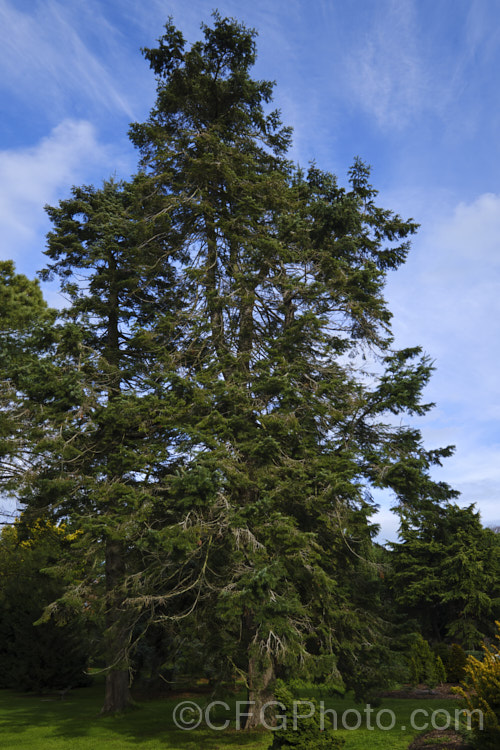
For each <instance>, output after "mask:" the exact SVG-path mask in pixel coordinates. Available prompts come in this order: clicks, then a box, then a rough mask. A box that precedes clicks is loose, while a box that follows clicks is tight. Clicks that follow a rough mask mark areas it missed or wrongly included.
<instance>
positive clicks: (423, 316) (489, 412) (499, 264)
mask: <svg viewBox="0 0 500 750" xmlns="http://www.w3.org/2000/svg"><path fill="white" fill-rule="evenodd" d="M430 197H431V196H429V195H428V206H430V205H432V202H431V201H429V198H430ZM431 210H432V209H430V208H429V209H428V211H427V214H428V215H427V218H425V219H424V221H423V228H422V230H421V232H420V236H419V238H418V239H417V240H416V241H415V247H414V250H413V252H412V254H411V255H410V258H409V260H408V262H407V264H406V266H405V267H403V268H402V269H400V271H398V273H396V274H394V276H392V277H391V279H390V282H389V284H388V288H387V295H386V296H387V298H388V301H389V306H390V308H391V310H392V311H393V312H394V330H395V334H396V345H397V346H399V347H402V346H413V345H416V344H420V345H422V346H423V348H424V349H425V350H426V351H427V352H428V353H429V355H430V356H431V357H432V358H433V359H434V360H435V362H436V371H435V373H434V375H433V377H432V380H431V383H430V385H429V387H428V390H427V392H426V398H427V399H428V400H432V401H435V402H436V403H437V408H436V409H435V410H434V411H433V412H431V413H430V414H429V415H428V416H427V417H426V418H425V419H423V420H419V421H418V422H417V424H418V425H419V426H420V427H421V428H422V431H423V435H424V439H425V443H426V445H428V446H429V447H436V446H440V445H441V446H443V445H448V444H455V445H456V447H457V450H456V455H455V456H454V457H453V458H451V459H447V460H446V461H445V462H444V466H443V468H442V469H440V470H438V471H437V472H436V477H437V478H440V479H443V480H445V481H447V482H449V483H450V484H451V485H452V486H453V487H455V488H456V489H458V490H459V491H460V492H461V493H462V498H461V502H463V503H464V504H469V503H472V502H477V504H478V509H479V510H480V511H481V513H482V515H483V521H484V522H485V523H495V522H497V521H498V520H499V519H500V511H499V510H497V508H498V501H499V499H500V379H499V378H498V372H499V370H500V335H499V321H500V195H495V194H492V193H485V194H483V195H480V196H479V197H477V198H476V199H475V200H473V201H471V202H469V203H466V202H460V203H459V204H458V205H456V206H455V207H454V208H453V209H451V210H450V209H448V210H447V211H444V210H443V204H442V203H441V202H440V203H439V208H438V209H436V215H434V216H431V215H429V213H430V211H431ZM437 211H439V213H437ZM495 504H496V506H495Z"/></svg>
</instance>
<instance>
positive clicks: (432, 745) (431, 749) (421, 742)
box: [408, 729, 472, 750]
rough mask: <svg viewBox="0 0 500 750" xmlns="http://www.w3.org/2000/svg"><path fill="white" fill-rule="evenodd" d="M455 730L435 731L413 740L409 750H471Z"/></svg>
mask: <svg viewBox="0 0 500 750" xmlns="http://www.w3.org/2000/svg"><path fill="white" fill-rule="evenodd" d="M471 747H472V746H471V745H468V744H467V743H466V742H464V739H463V737H462V736H461V735H460V734H459V733H458V732H455V730H454V729H433V730H432V732H426V733H425V734H421V735H420V736H419V737H417V738H416V739H414V740H413V742H412V743H411V745H409V746H408V750H471Z"/></svg>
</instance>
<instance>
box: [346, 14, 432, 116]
mask: <svg viewBox="0 0 500 750" xmlns="http://www.w3.org/2000/svg"><path fill="white" fill-rule="evenodd" d="M417 28H418V27H417V14H416V10H415V6H414V2H413V0H382V2H380V3H377V12H376V13H375V14H373V15H370V23H369V27H368V28H367V27H366V23H365V24H364V28H363V33H362V34H361V35H360V38H359V39H358V41H357V44H356V45H355V46H354V47H353V48H352V49H351V52H350V53H347V55H346V64H345V69H346V70H345V72H346V81H347V85H348V87H349V89H350V95H351V96H353V97H354V98H356V99H357V100H358V104H359V105H360V106H361V107H362V108H363V109H365V110H366V111H367V112H368V113H369V114H370V115H372V116H374V117H375V118H376V119H377V121H378V122H379V124H380V125H382V126H390V127H397V126H400V125H401V126H402V125H405V124H406V123H407V122H408V121H409V120H411V118H412V117H413V116H414V114H415V111H417V110H419V109H420V108H421V107H422V106H423V103H424V101H425V98H426V92H427V89H428V81H427V80H426V74H425V70H424V67H423V65H422V59H421V55H420V52H419V48H418V41H417Z"/></svg>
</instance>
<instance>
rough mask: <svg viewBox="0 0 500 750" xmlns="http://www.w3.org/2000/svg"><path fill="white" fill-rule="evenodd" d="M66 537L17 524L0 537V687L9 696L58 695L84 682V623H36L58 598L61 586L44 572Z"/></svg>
mask: <svg viewBox="0 0 500 750" xmlns="http://www.w3.org/2000/svg"><path fill="white" fill-rule="evenodd" d="M70 545H71V536H70V535H68V534H67V533H66V532H65V529H64V528H63V527H56V526H52V525H50V524H40V523H38V524H36V525H35V526H34V527H33V528H29V527H27V526H26V525H25V524H24V523H23V520H22V518H21V519H19V520H18V521H16V523H15V524H14V526H13V527H8V528H6V529H4V530H3V532H2V534H1V535H0V636H1V646H0V675H1V677H0V685H1V687H4V688H11V689H14V690H36V691H44V690H54V689H58V690H64V689H67V688H69V687H78V686H81V685H85V684H87V682H88V676H87V674H86V669H87V660H88V654H89V642H88V636H87V632H86V628H85V624H84V618H83V617H82V616H81V615H80V616H79V617H78V616H73V617H72V618H71V620H70V621H68V622H66V623H65V624H64V625H63V624H61V623H59V624H58V623H57V622H56V621H55V620H54V619H53V618H47V620H46V621H45V622H38V621H39V620H40V618H42V616H43V614H44V608H45V607H46V606H48V605H49V604H50V603H51V602H53V601H54V600H55V599H57V598H58V597H59V596H60V595H62V593H63V590H64V585H65V581H62V580H60V579H56V578H54V576H52V575H50V573H49V572H48V569H49V568H51V567H52V566H54V565H55V564H57V563H58V562H59V561H60V558H61V556H62V555H63V554H64V551H65V550H64V548H67V547H69V546H70Z"/></svg>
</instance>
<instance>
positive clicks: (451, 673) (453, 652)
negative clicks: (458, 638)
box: [448, 643, 467, 682]
mask: <svg viewBox="0 0 500 750" xmlns="http://www.w3.org/2000/svg"><path fill="white" fill-rule="evenodd" d="M466 663H467V654H466V653H465V651H464V650H463V648H462V646H459V645H458V643H453V644H452V646H451V649H450V655H449V657H448V681H449V682H462V680H463V679H464V677H465V665H466Z"/></svg>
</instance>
